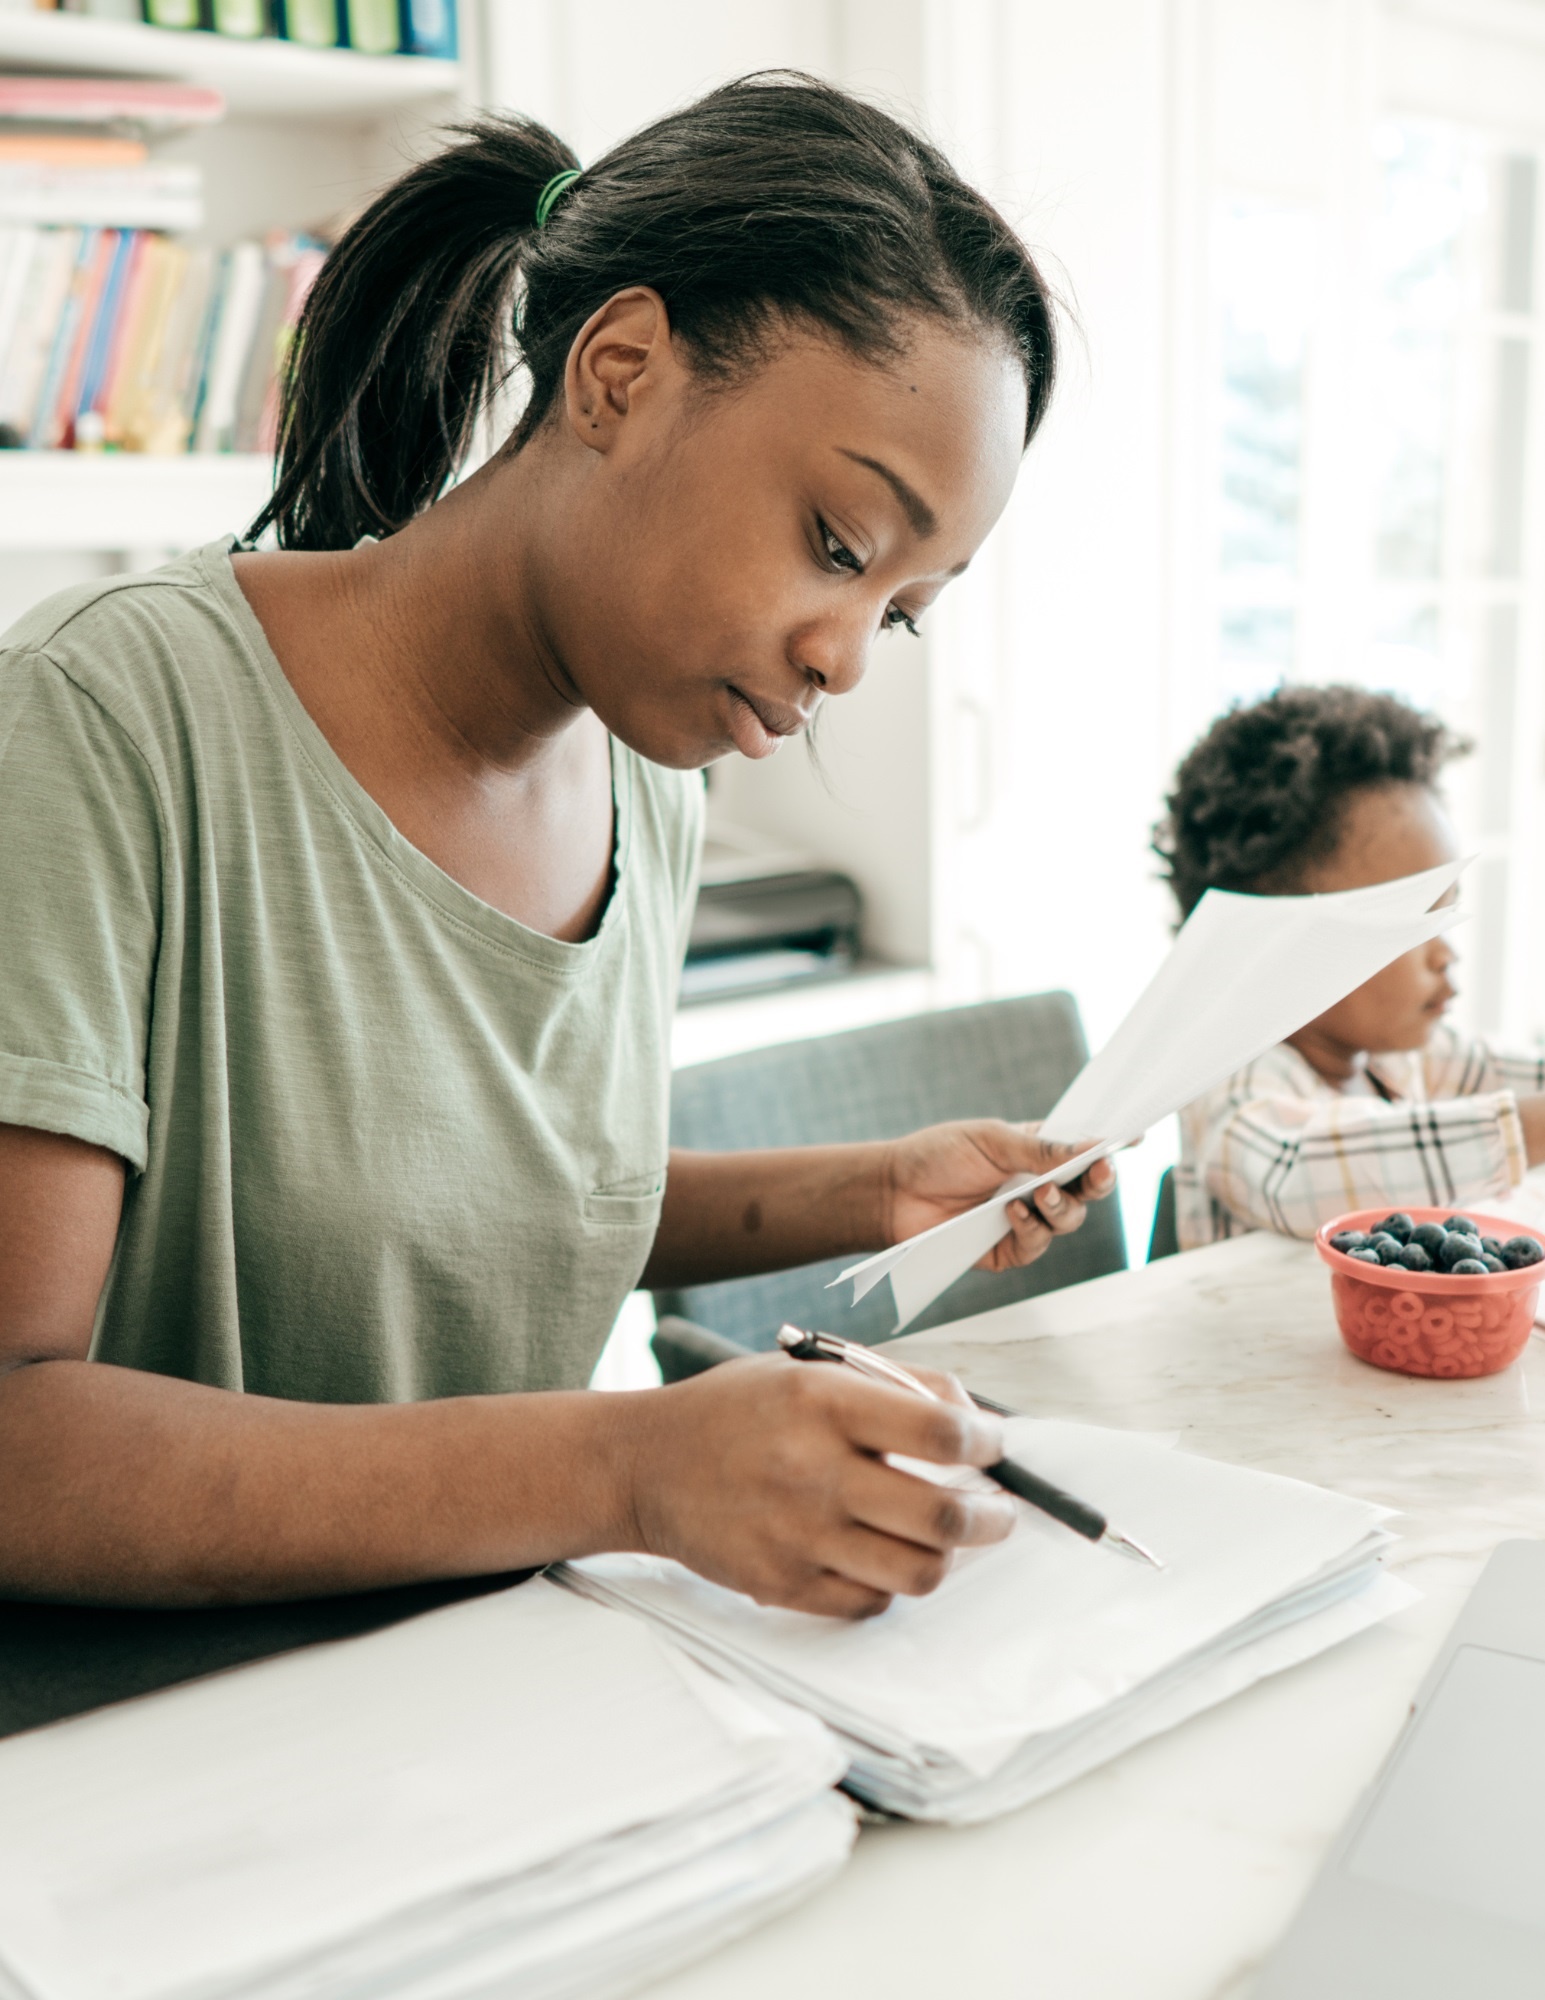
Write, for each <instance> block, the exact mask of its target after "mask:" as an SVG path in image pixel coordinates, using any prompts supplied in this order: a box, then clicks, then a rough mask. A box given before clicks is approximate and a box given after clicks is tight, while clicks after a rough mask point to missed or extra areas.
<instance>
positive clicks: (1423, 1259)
mask: <svg viewBox="0 0 1545 2000" xmlns="http://www.w3.org/2000/svg"><path fill="white" fill-rule="evenodd" d="M1395 1262H1396V1263H1397V1264H1400V1265H1403V1266H1404V1268H1405V1269H1406V1270H1408V1271H1430V1270H1431V1269H1432V1259H1431V1258H1430V1257H1429V1256H1428V1255H1427V1252H1426V1251H1425V1250H1424V1249H1423V1248H1422V1246H1421V1244H1420V1243H1408V1244H1407V1245H1406V1246H1405V1248H1404V1249H1403V1250H1402V1251H1401V1253H1400V1255H1399V1256H1398V1257H1397V1258H1396V1259H1395Z"/></svg>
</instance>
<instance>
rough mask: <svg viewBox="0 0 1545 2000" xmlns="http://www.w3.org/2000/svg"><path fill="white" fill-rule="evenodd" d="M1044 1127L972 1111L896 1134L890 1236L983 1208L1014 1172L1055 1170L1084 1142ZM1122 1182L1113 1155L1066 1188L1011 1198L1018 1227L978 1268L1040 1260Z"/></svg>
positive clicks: (896, 1239)
mask: <svg viewBox="0 0 1545 2000" xmlns="http://www.w3.org/2000/svg"><path fill="white" fill-rule="evenodd" d="M1036 1131H1037V1127H1036V1126H1034V1125H1010V1124H1008V1123H1006V1122H1005V1121H1004V1120H1003V1119H1001V1118H968V1119H962V1120H959V1121H958V1122H956V1123H954V1124H950V1125H927V1126H924V1128H923V1129H922V1131H920V1132H909V1133H908V1134H907V1136H906V1137H905V1138H904V1139H893V1140H892V1141H891V1144H890V1148H889V1152H888V1155H887V1159H886V1179H885V1223H886V1241H887V1242H888V1243H903V1242H905V1241H906V1239H907V1238H908V1237H909V1236H916V1235H918V1234H919V1233H920V1232H921V1231H922V1230H924V1229H931V1228H932V1227H933V1226H934V1224H935V1223H936V1222H947V1221H948V1220H949V1218H950V1217H951V1216H952V1215H960V1214H961V1213H962V1212H963V1211H964V1210H966V1209H968V1208H975V1207H976V1206H977V1205H978V1203H980V1202H984V1201H986V1200H987V1198H988V1196H989V1195H992V1194H995V1193H996V1192H997V1190H998V1189H999V1188H1000V1187H1002V1185H1003V1184H1004V1182H1005V1181H1006V1180H1009V1179H1010V1178H1016V1179H1017V1178H1019V1177H1020V1176H1029V1175H1031V1174H1044V1173H1048V1172H1050V1170H1051V1169H1052V1168H1053V1167H1055V1166H1056V1165H1057V1164H1058V1163H1059V1162H1060V1161H1062V1160H1070V1159H1072V1158H1073V1156H1074V1154H1075V1153H1077V1152H1078V1151H1080V1150H1081V1148H1079V1147H1077V1146H1054V1145H1051V1144H1049V1143H1047V1142H1046V1141H1043V1140H1041V1139H1038V1138H1037V1137H1036ZM1115 1185H1116V1174H1115V1169H1114V1168H1113V1167H1112V1166H1111V1164H1110V1162H1109V1160H1098V1161H1096V1163H1095V1164H1094V1165H1093V1166H1092V1167H1090V1168H1088V1169H1087V1171H1086V1172H1084V1173H1083V1174H1081V1175H1080V1176H1079V1178H1078V1179H1077V1180H1076V1181H1074V1182H1072V1183H1071V1184H1070V1185H1069V1186H1067V1187H1065V1188H1059V1187H1056V1186H1054V1185H1052V1184H1051V1183H1050V1182H1048V1184H1047V1185H1046V1186H1045V1187H1043V1188H1037V1189H1036V1190H1035V1192H1034V1193H1033V1194H1031V1195H1029V1196H1027V1197H1024V1198H1023V1199H1021V1200H1019V1201H1016V1202H1014V1203H1013V1204H1012V1205H1011V1207H1010V1209H1009V1218H1010V1221H1011V1222H1012V1224H1013V1227H1012V1229H1011V1230H1010V1232H1009V1234H1008V1235H1007V1236H1005V1237H1003V1238H1002V1239H1001V1240H1000V1241H999V1242H998V1243H996V1244H995V1245H994V1246H993V1248H992V1249H991V1250H989V1251H988V1253H987V1255H986V1256H985V1257H983V1258H982V1260H981V1262H980V1264H979V1266H978V1268H979V1269H981V1270H984V1271H1012V1270H1014V1269H1016V1268H1017V1267H1018V1266H1019V1265H1021V1264H1031V1263H1034V1261H1035V1259H1036V1258H1037V1257H1039V1256H1040V1255H1041V1254H1042V1253H1043V1252H1044V1251H1045V1250H1046V1248H1047V1246H1048V1245H1049V1244H1050V1242H1051V1240H1052V1237H1053V1236H1066V1235H1068V1234H1070V1233H1071V1231H1073V1230H1075V1229H1077V1228H1078V1227H1079V1225H1080V1224H1081V1223H1082V1221H1083V1219H1084V1208H1085V1204H1086V1203H1087V1202H1089V1201H1091V1200H1094V1201H1098V1200H1100V1199H1101V1198H1102V1197H1104V1196H1105V1195H1108V1194H1109V1193H1110V1191H1111V1189H1112V1188H1113V1187H1114V1186H1115ZM1031 1203H1034V1204H1035V1206H1034V1207H1031V1206H1030V1204H1031Z"/></svg>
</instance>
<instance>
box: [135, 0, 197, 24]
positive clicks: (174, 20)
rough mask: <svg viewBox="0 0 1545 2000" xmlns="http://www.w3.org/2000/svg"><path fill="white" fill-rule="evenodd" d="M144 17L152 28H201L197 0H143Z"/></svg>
mask: <svg viewBox="0 0 1545 2000" xmlns="http://www.w3.org/2000/svg"><path fill="white" fill-rule="evenodd" d="M145 19H146V20H147V21H148V22H149V23H150V25H151V27H153V28H201V27H203V25H204V23H203V20H202V18H201V14H200V8H199V0H145Z"/></svg>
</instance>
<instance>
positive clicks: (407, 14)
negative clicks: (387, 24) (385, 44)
mask: <svg viewBox="0 0 1545 2000" xmlns="http://www.w3.org/2000/svg"><path fill="white" fill-rule="evenodd" d="M400 5H401V11H402V20H401V26H400V36H401V41H400V46H401V48H402V51H403V54H404V55H410V56H437V57H439V58H440V60H441V61H442V62H454V61H455V60H456V5H455V0H400Z"/></svg>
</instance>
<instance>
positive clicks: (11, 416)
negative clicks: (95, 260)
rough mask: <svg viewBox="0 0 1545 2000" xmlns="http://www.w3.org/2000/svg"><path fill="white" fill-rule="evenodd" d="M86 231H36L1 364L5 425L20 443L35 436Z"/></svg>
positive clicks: (0, 410) (0, 412)
mask: <svg viewBox="0 0 1545 2000" xmlns="http://www.w3.org/2000/svg"><path fill="white" fill-rule="evenodd" d="M85 233H86V232H85V231H84V230H80V229H40V230H38V231H36V233H35V235H36V240H35V243H34V248H33V254H32V258H31V261H30V263H29V266H28V270H27V276H26V280H25V284H24V288H23V292H22V297H21V303H20V306H19V308H18V312H17V321H16V331H15V333H14V334H13V336H12V339H11V344H10V347H9V348H8V349H7V351H6V355H5V360H4V364H3V366H0V426H3V427H4V432H5V435H6V436H7V437H9V438H13V439H14V440H15V442H17V443H19V444H25V443H27V442H28V440H29V439H30V437H31V435H32V429H33V423H34V421H35V419H36V416H37V408H38V401H39V398H40V397H41V395H42V390H43V381H44V377H45V376H46V374H47V372H48V363H49V358H50V356H51V355H52V353H53V349H54V337H55V334H56V331H57V328H58V324H59V319H60V316H61V314H62V313H63V312H64V309H65V302H66V300H67V298H68V296H69V291H70V285H71V282H72V280H73V278H74V275H75V264H76V259H77V257H78V256H79V253H80V240H81V238H82V237H83V236H84V235H85Z"/></svg>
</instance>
